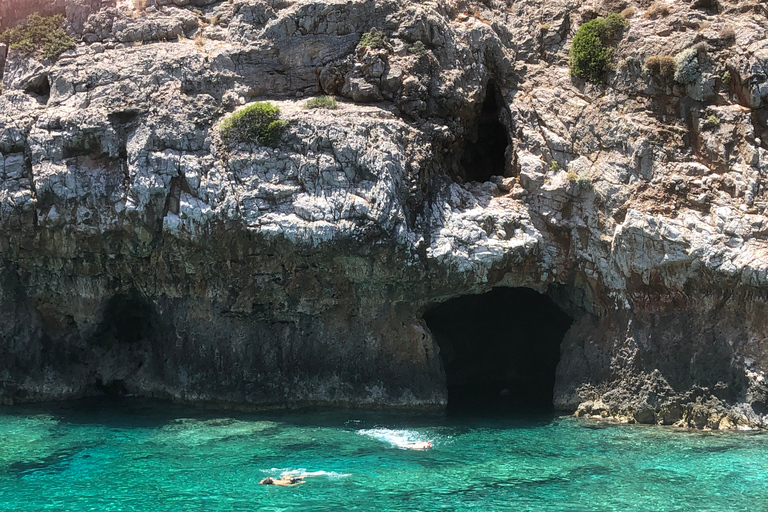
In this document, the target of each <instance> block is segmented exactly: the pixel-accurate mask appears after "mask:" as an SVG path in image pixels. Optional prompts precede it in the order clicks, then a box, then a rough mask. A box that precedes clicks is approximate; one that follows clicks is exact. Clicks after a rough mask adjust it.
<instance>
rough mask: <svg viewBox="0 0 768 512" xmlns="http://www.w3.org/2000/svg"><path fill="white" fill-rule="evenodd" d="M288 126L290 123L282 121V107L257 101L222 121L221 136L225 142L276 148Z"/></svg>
mask: <svg viewBox="0 0 768 512" xmlns="http://www.w3.org/2000/svg"><path fill="white" fill-rule="evenodd" d="M286 126H288V122H287V121H283V120H281V119H280V107H278V106H277V105H275V104H274V103H270V102H269V101H257V102H256V103H254V104H253V105H248V106H247V107H245V108H243V109H241V110H239V111H237V112H235V113H233V114H232V115H230V116H229V117H228V118H226V119H225V120H224V121H222V123H221V126H220V127H219V134H220V135H221V139H222V140H223V141H225V142H233V143H236V142H259V143H261V144H264V145H265V146H270V147H275V146H277V143H278V142H280V136H281V135H282V133H283V130H285V127H286Z"/></svg>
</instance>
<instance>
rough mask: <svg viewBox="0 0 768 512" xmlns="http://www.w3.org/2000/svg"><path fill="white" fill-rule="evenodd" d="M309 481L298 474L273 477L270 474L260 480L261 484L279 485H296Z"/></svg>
mask: <svg viewBox="0 0 768 512" xmlns="http://www.w3.org/2000/svg"><path fill="white" fill-rule="evenodd" d="M305 483H307V482H305V481H304V477H303V476H297V475H283V476H281V477H280V478H272V477H271V476H268V477H267V478H265V479H264V480H262V481H261V482H259V485H277V486H279V487H294V486H296V485H299V484H305Z"/></svg>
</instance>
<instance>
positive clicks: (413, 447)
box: [403, 441, 432, 450]
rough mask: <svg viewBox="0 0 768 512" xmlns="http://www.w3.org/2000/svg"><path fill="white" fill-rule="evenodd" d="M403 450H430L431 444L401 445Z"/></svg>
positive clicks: (427, 442)
mask: <svg viewBox="0 0 768 512" xmlns="http://www.w3.org/2000/svg"><path fill="white" fill-rule="evenodd" d="M403 448H408V449H409V450H429V449H430V448H432V443H430V442H429V441H413V442H411V443H405V444H403Z"/></svg>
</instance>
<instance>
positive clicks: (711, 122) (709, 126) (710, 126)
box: [701, 114, 720, 130]
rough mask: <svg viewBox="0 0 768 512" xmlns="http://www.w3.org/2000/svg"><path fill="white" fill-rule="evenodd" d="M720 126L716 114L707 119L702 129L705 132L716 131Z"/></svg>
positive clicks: (702, 124)
mask: <svg viewBox="0 0 768 512" xmlns="http://www.w3.org/2000/svg"><path fill="white" fill-rule="evenodd" d="M718 126H720V118H719V117H717V116H716V115H715V114H710V115H709V117H707V118H706V119H705V120H704V122H703V123H701V127H702V129H704V130H714V129H715V128H717V127H718Z"/></svg>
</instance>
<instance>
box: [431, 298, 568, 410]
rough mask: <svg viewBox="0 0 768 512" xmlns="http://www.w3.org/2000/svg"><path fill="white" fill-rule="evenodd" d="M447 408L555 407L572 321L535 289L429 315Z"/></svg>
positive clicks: (462, 301)
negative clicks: (559, 367)
mask: <svg viewBox="0 0 768 512" xmlns="http://www.w3.org/2000/svg"><path fill="white" fill-rule="evenodd" d="M424 320H425V321H426V322H427V325H428V327H429V329H430V330H431V331H432V334H433V335H434V337H435V340H436V341H437V344H438V346H439V347H440V357H441V359H442V362H443V367H444V369H445V376H446V381H447V385H448V410H449V411H451V410H453V411H456V410H467V409H476V408H500V409H501V408H503V409H516V408H521V409H541V410H543V409H551V408H552V401H553V391H554V385H555V369H556V368H557V363H558V362H559V360H560V344H561V342H562V340H563V336H564V335H565V333H566V331H567V330H568V328H569V327H570V326H571V323H572V322H573V320H572V319H571V317H569V316H568V315H567V314H565V313H564V312H563V311H562V310H561V309H560V308H558V307H557V306H556V305H555V303H554V302H553V301H552V299H550V298H549V297H547V296H545V295H542V294H540V293H538V292H536V291H535V290H532V289H530V288H494V289H493V290H492V291H490V292H488V293H485V294H482V295H465V296H461V297H457V298H454V299H451V300H448V301H447V302H444V303H442V304H440V305H438V306H435V307H434V308H432V309H431V310H429V311H427V313H426V314H425V315H424Z"/></svg>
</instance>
